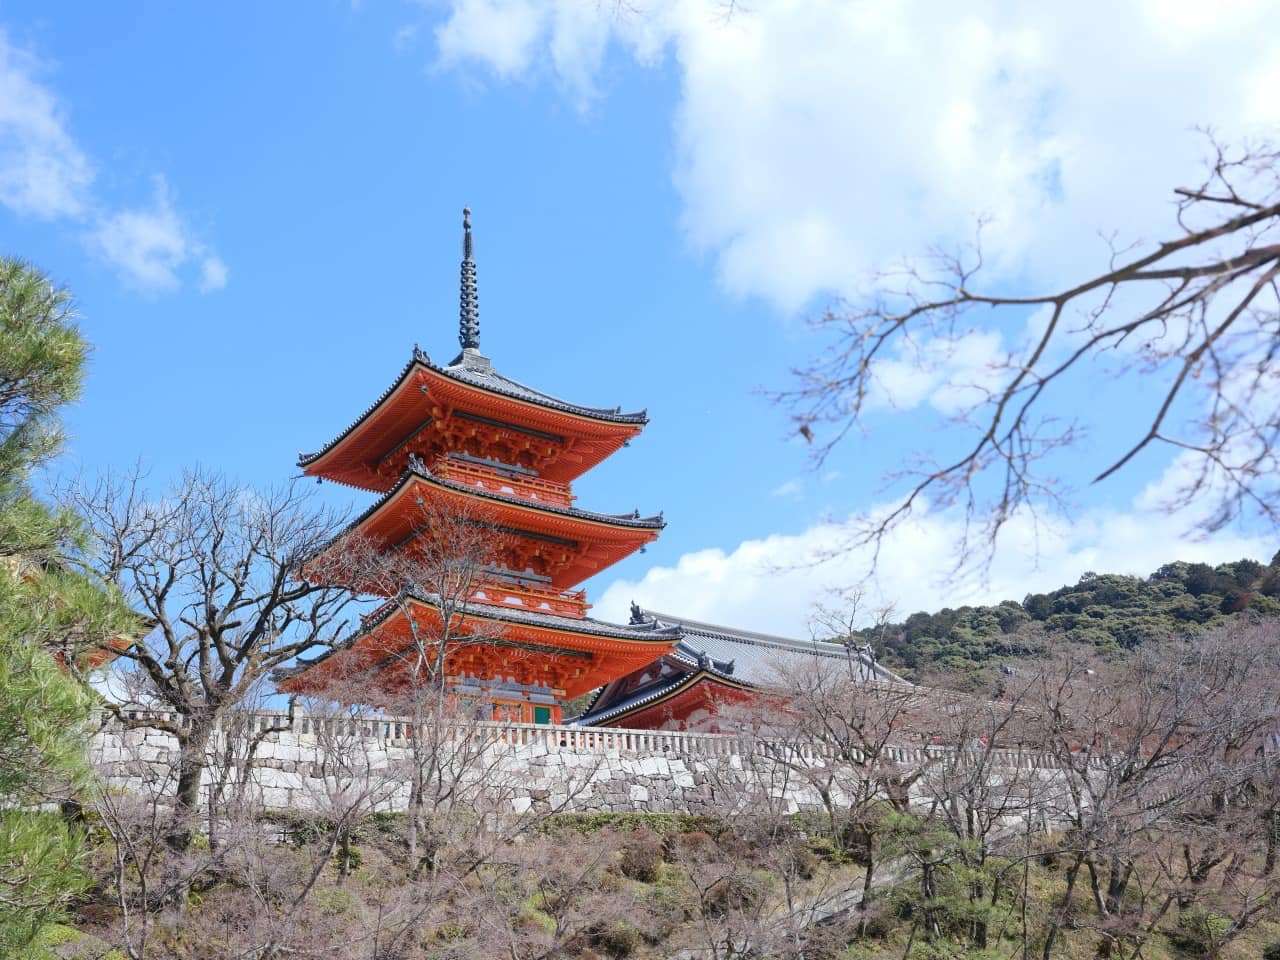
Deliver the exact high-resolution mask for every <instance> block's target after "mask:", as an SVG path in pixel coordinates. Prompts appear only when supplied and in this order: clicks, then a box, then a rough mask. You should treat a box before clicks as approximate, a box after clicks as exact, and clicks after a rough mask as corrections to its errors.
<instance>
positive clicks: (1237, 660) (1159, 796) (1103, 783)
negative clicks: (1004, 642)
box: [1025, 626, 1280, 960]
mask: <svg viewBox="0 0 1280 960" xmlns="http://www.w3.org/2000/svg"><path fill="white" fill-rule="evenodd" d="M1276 656H1277V654H1276V646H1275V628H1274V627H1273V626H1272V627H1261V628H1257V627H1245V628H1243V629H1241V628H1240V627H1236V628H1235V629H1230V630H1223V631H1218V632H1216V633H1214V634H1211V635H1208V636H1206V637H1202V638H1199V639H1196V640H1191V641H1171V642H1168V643H1164V644H1150V645H1145V646H1143V647H1142V648H1140V649H1139V650H1138V651H1137V652H1135V653H1133V654H1130V655H1128V656H1126V657H1124V658H1122V659H1121V660H1119V661H1116V662H1110V663H1106V662H1102V661H1097V662H1094V663H1092V664H1090V663H1086V662H1085V661H1082V660H1081V659H1079V658H1075V659H1066V660H1064V661H1063V662H1062V663H1061V664H1060V665H1059V667H1058V668H1057V669H1052V670H1048V671H1046V672H1045V673H1044V674H1043V675H1042V676H1041V677H1039V678H1037V681H1036V683H1035V684H1034V685H1033V687H1032V688H1031V689H1029V690H1028V692H1027V698H1026V701H1025V702H1026V703H1027V705H1028V708H1029V710H1030V712H1032V713H1033V718H1032V720H1031V722H1030V723H1029V724H1028V726H1027V728H1026V729H1027V735H1028V736H1029V737H1030V738H1031V739H1032V740H1033V742H1036V743H1038V744H1040V745H1042V747H1043V749H1045V750H1047V751H1050V752H1052V754H1053V756H1054V759H1055V761H1056V766H1057V768H1058V770H1059V771H1060V773H1061V786H1060V787H1059V788H1058V789H1057V790H1055V791H1054V795H1055V797H1056V800H1055V803H1056V806H1057V809H1056V810H1054V811H1052V814H1051V815H1052V816H1053V817H1054V818H1055V819H1057V820H1059V822H1065V823H1067V824H1069V825H1070V831H1069V833H1068V834H1067V836H1066V839H1065V847H1064V851H1069V854H1070V856H1071V863H1070V866H1069V867H1068V870H1067V873H1066V882H1065V888H1064V890H1063V892H1062V895H1061V898H1060V901H1059V907H1058V910H1057V911H1056V912H1055V913H1054V915H1053V916H1052V917H1051V918H1050V919H1049V922H1048V925H1047V929H1046V934H1045V939H1044V947H1043V954H1042V955H1043V957H1044V958H1045V960H1048V958H1049V956H1050V952H1051V950H1052V947H1053V944H1054V942H1055V940H1056V937H1057V935H1058V933H1059V931H1060V929H1061V925H1062V920H1063V917H1064V916H1065V915H1066V913H1067V911H1068V910H1069V909H1070V908H1071V905H1072V902H1073V896H1074V892H1075V889H1076V886H1077V883H1078V881H1079V879H1080V877H1081V876H1082V875H1083V876H1084V877H1085V878H1086V880H1087V886H1088V892H1089V897H1088V899H1089V902H1090V903H1091V905H1092V907H1093V911H1094V913H1095V915H1096V916H1097V918H1098V929H1099V933H1100V935H1101V938H1102V942H1101V945H1100V946H1099V954H1100V955H1102V956H1106V955H1109V954H1110V952H1111V949H1112V946H1113V944H1114V943H1115V942H1117V940H1118V938H1119V937H1121V936H1130V937H1131V936H1133V930H1134V926H1135V924H1134V921H1135V919H1140V918H1135V917H1133V916H1128V915H1127V914H1129V913H1130V912H1131V907H1130V905H1129V901H1128V900H1127V898H1126V894H1127V892H1128V891H1129V888H1130V885H1131V884H1132V883H1134V882H1140V883H1141V882H1143V877H1142V872H1143V870H1144V869H1148V868H1149V866H1150V864H1151V863H1152V862H1153V861H1156V862H1158V861H1159V860H1160V856H1161V854H1160V849H1161V845H1162V844H1167V843H1168V838H1169V837H1170V835H1172V836H1175V837H1176V838H1177V840H1176V842H1177V843H1178V844H1179V846H1180V847H1181V849H1182V852H1183V854H1184V862H1186V864H1187V872H1186V873H1185V875H1183V876H1182V877H1181V878H1178V877H1177V876H1176V875H1173V874H1169V871H1168V869H1166V874H1167V875H1169V877H1171V878H1172V879H1173V880H1174V881H1175V883H1176V885H1177V889H1176V890H1174V891H1173V900H1174V901H1176V900H1177V899H1178V898H1179V897H1182V898H1183V902H1184V904H1186V903H1189V902H1190V901H1188V900H1187V899H1186V898H1187V897H1188V896H1189V895H1191V893H1192V890H1191V886H1194V885H1196V884H1202V883H1203V882H1204V881H1205V880H1207V878H1208V875H1209V872H1210V871H1212V870H1213V869H1214V868H1217V867H1219V866H1223V867H1224V869H1225V870H1227V872H1230V869H1231V868H1230V865H1231V864H1233V863H1234V869H1235V870H1237V871H1243V868H1244V864H1243V863H1242V862H1239V861H1236V860H1235V858H1234V857H1233V856H1232V851H1231V849H1230V845H1229V844H1228V845H1227V846H1226V848H1225V849H1224V848H1223V844H1224V842H1225V841H1226V840H1227V839H1228V838H1229V837H1230V836H1231V834H1230V833H1222V832H1220V831H1217V830H1206V829H1203V828H1204V826H1205V824H1207V823H1210V822H1211V821H1212V820H1214V819H1215V818H1223V817H1224V816H1225V812H1226V811H1227V810H1228V808H1229V807H1231V806H1232V805H1233V804H1238V803H1242V802H1249V801H1248V796H1249V793H1250V788H1251V786H1252V784H1254V783H1255V782H1256V780H1257V777H1258V775H1259V773H1260V772H1261V771H1263V770H1264V768H1265V761H1264V758H1263V757H1262V755H1260V754H1258V753H1257V752H1256V748H1257V747H1258V746H1259V745H1260V743H1261V740H1262V737H1263V736H1264V734H1265V733H1266V732H1267V731H1269V730H1271V729H1273V728H1274V723H1275V718H1276V716H1277V715H1280V700H1278V698H1280V691H1278V690H1277V687H1276V685H1275V682H1274V680H1273V679H1272V678H1274V677H1275V676H1276V673H1277V663H1276ZM1164 861H1165V863H1166V866H1167V864H1168V857H1167V854H1166V855H1165V856H1164ZM1241 876H1243V873H1241ZM1225 879H1228V880H1229V879H1230V878H1229V877H1228V878H1225ZM1182 880H1186V881H1189V882H1190V883H1191V886H1188V884H1186V883H1183V882H1181V881H1182ZM1146 882H1147V884H1148V885H1150V882H1151V881H1149V880H1147V881H1146ZM1144 902H1145V901H1144ZM1250 902H1251V903H1252V901H1250ZM1169 905H1170V904H1169V903H1165V904H1164V906H1163V907H1157V908H1156V910H1157V913H1156V916H1155V917H1154V918H1149V919H1148V923H1147V930H1146V933H1147V934H1149V932H1150V930H1152V929H1154V926H1155V923H1158V922H1159V920H1160V918H1161V917H1162V916H1163V914H1164V911H1166V910H1167V909H1168V907H1169ZM1254 915H1255V914H1253V913H1249V910H1248V908H1246V909H1245V910H1244V912H1243V913H1242V914H1241V916H1242V921H1241V922H1244V920H1245V919H1248V918H1250V917H1252V916H1254Z"/></svg>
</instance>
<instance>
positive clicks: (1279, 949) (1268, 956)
mask: <svg viewBox="0 0 1280 960" xmlns="http://www.w3.org/2000/svg"><path fill="white" fill-rule="evenodd" d="M1262 960H1280V940H1272V941H1271V942H1270V943H1267V944H1266V945H1265V946H1263V948H1262Z"/></svg>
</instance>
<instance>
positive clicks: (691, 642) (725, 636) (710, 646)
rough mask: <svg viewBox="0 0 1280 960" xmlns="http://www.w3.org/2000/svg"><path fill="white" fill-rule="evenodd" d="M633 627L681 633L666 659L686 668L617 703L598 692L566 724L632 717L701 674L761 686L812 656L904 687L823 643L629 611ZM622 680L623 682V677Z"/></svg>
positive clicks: (862, 659)
mask: <svg viewBox="0 0 1280 960" xmlns="http://www.w3.org/2000/svg"><path fill="white" fill-rule="evenodd" d="M632 626H633V627H634V628H635V629H637V630H651V631H654V632H659V631H661V632H662V633H664V634H665V633H667V632H669V631H671V630H673V629H674V630H677V631H678V632H679V636H680V641H679V643H677V644H676V647H675V649H674V650H673V651H672V652H671V653H670V654H668V655H667V657H666V661H667V662H668V663H669V664H671V665H672V666H677V667H683V668H685V669H684V670H683V672H677V673H675V674H673V675H671V676H667V677H664V678H662V679H660V680H657V681H654V682H653V683H651V684H649V685H647V686H645V687H642V688H640V689H638V690H636V691H635V692H633V693H631V694H629V695H627V696H626V697H624V698H623V699H621V700H617V701H613V702H610V700H609V691H610V687H609V686H606V687H604V688H602V689H601V690H600V691H599V692H598V693H597V695H596V697H595V699H593V700H592V702H591V704H590V705H589V706H588V707H587V710H586V711H585V712H584V713H583V714H582V715H581V716H579V717H577V718H576V719H573V720H571V721H569V722H571V723H579V724H582V725H584V726H593V725H596V724H600V723H604V722H606V721H608V720H610V719H612V718H614V717H616V716H619V715H621V714H625V713H630V712H632V711H634V710H636V709H638V708H640V707H643V706H644V705H645V704H647V703H652V702H654V701H657V700H660V699H663V698H665V697H667V696H670V695H671V694H674V693H676V692H677V691H679V690H680V689H681V688H683V687H686V686H689V685H691V684H692V683H693V682H694V681H695V680H697V678H698V677H699V676H700V675H702V674H709V675H711V676H713V677H720V678H722V679H724V680H726V681H729V682H732V683H735V684H737V685H745V686H749V687H761V686H764V685H766V684H767V683H769V682H770V681H771V680H774V679H776V678H777V677H778V676H779V674H780V673H784V672H786V671H788V670H796V669H804V668H805V667H806V666H807V665H809V664H811V663H812V659H813V658H814V657H819V658H822V659H824V660H834V661H841V662H847V663H851V664H853V665H854V670H855V672H854V676H855V678H856V679H857V680H858V681H859V682H865V681H867V680H873V679H874V680H881V681H888V682H891V683H904V682H905V681H904V680H902V678H901V677H899V676H898V675H897V674H895V673H893V672H892V671H890V670H887V669H885V668H884V667H882V666H880V665H879V664H878V663H876V662H875V660H874V659H873V658H872V657H871V655H870V654H869V653H868V652H867V651H864V650H861V649H858V648H853V647H846V646H845V645H843V644H839V643H827V642H824V641H821V640H794V639H791V638H789V637H778V636H773V635H772V634H767V633H756V632H754V631H751V630H738V629H734V628H732V627H722V626H717V625H714V624H709V623H701V622H699V621H696V620H688V619H685V618H682V617H674V616H671V615H669V614H665V613H657V612H654V611H648V610H642V609H641V608H640V607H638V606H634V607H633V608H632ZM623 679H625V678H623ZM611 686H612V685H611Z"/></svg>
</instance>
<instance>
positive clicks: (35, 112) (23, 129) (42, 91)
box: [0, 31, 93, 220]
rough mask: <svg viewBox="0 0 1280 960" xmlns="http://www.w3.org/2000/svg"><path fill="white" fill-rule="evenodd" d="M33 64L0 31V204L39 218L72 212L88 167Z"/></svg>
mask: <svg viewBox="0 0 1280 960" xmlns="http://www.w3.org/2000/svg"><path fill="white" fill-rule="evenodd" d="M39 66H40V65H39V63H38V62H37V61H36V59H35V58H34V57H32V56H30V55H29V54H27V53H25V52H23V51H21V50H19V49H17V48H16V47H14V46H12V45H11V44H10V43H9V40H8V38H7V37H6V36H5V34H4V32H3V31H0V203H3V204H4V205H5V206H7V207H9V208H10V209H12V210H14V211H15V212H17V213H19V214H22V215H24V216H32V217H37V218H39V219H42V220H53V219H57V218H60V217H76V216H79V215H80V214H81V213H82V212H83V211H84V209H85V206H86V202H87V196H88V192H89V187H90V184H91V183H92V182H93V168H92V166H91V165H90V163H89V158H88V157H86V156H85V154H84V151H82V150H81V149H80V147H79V146H78V145H77V144H76V142H75V140H74V138H72V136H71V134H70V133H68V131H67V127H66V118H65V115H64V111H63V109H62V107H61V105H60V104H59V103H58V101H57V98H56V97H54V96H53V94H52V93H50V92H49V90H48V89H46V88H45V87H43V86H41V85H40V84H39V83H38V82H36V80H35V78H34V74H35V73H36V71H37V70H38V69H39Z"/></svg>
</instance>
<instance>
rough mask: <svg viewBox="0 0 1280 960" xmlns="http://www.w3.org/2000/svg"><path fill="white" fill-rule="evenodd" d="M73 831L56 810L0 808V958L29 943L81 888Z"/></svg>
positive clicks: (81, 874) (77, 840)
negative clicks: (1, 887) (0, 887)
mask: <svg viewBox="0 0 1280 960" xmlns="http://www.w3.org/2000/svg"><path fill="white" fill-rule="evenodd" d="M80 839H81V838H80V834H79V831H78V830H77V829H76V828H75V827H73V826H72V825H70V824H68V823H67V822H66V821H65V820H64V819H63V818H62V817H60V816H59V815H58V814H56V813H52V812H49V811H41V810H6V811H4V815H3V819H0V877H3V879H4V882H5V885H6V889H5V896H4V897H3V898H0V956H6V957H7V956H11V955H13V954H14V953H17V952H18V951H19V950H20V949H22V948H24V947H26V946H27V945H29V944H30V943H31V942H32V941H33V940H34V939H35V938H36V936H37V935H38V934H40V932H41V930H42V929H43V928H44V927H45V926H46V925H47V924H49V923H52V922H54V921H56V920H58V919H60V918H61V917H62V916H63V910H64V908H65V906H66V905H67V903H68V902H69V901H70V900H71V898H73V897H74V896H76V895H77V894H79V893H80V892H81V891H82V890H84V889H85V888H86V886H87V880H86V877H85V874H84V872H83V871H82V870H81V869H80V859H81V844H80Z"/></svg>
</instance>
